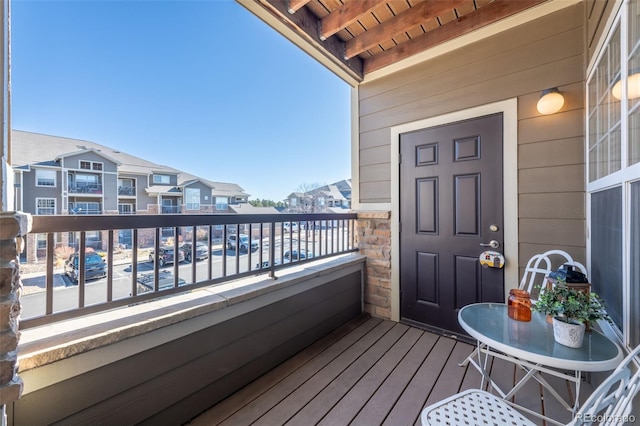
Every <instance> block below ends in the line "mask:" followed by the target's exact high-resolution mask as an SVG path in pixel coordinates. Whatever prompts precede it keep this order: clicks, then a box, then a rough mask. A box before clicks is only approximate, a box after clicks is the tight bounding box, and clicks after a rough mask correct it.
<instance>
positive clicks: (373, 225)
mask: <svg viewBox="0 0 640 426" xmlns="http://www.w3.org/2000/svg"><path fill="white" fill-rule="evenodd" d="M356 227H357V229H356V239H357V242H358V248H359V251H360V253H361V254H363V255H365V256H367V264H366V273H365V286H364V304H365V305H364V307H365V311H366V312H368V313H370V314H371V315H373V316H376V317H380V318H387V319H390V318H391V213H390V212H358V221H357V225H356Z"/></svg>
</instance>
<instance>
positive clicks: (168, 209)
mask: <svg viewBox="0 0 640 426" xmlns="http://www.w3.org/2000/svg"><path fill="white" fill-rule="evenodd" d="M181 210H182V207H180V206H161V207H160V211H161V212H162V214H177V213H180V211H181Z"/></svg>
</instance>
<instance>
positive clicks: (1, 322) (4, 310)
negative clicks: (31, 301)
mask: <svg viewBox="0 0 640 426" xmlns="http://www.w3.org/2000/svg"><path fill="white" fill-rule="evenodd" d="M30 230H31V215H29V214H26V213H20V212H0V407H2V412H3V414H4V413H5V407H6V405H7V404H8V403H10V402H13V401H17V400H18V399H19V398H20V395H21V394H22V379H20V377H18V374H17V373H18V340H19V339H20V332H19V331H18V320H19V316H20V309H21V307H20V292H21V290H22V282H21V280H20V259H19V257H18V256H19V254H20V253H21V252H22V249H23V245H24V240H23V237H25V236H26V235H27V233H28V232H29V231H30Z"/></svg>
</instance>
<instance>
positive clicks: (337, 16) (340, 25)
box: [320, 0, 387, 40]
mask: <svg viewBox="0 0 640 426" xmlns="http://www.w3.org/2000/svg"><path fill="white" fill-rule="evenodd" d="M386 1H387V0H351V1H349V2H347V3H345V4H343V5H342V6H340V7H339V8H337V9H336V10H334V11H333V12H331V13H330V14H328V15H327V16H325V17H324V18H322V20H321V21H320V39H321V40H326V39H328V38H329V37H331V36H332V35H334V34H335V33H337V32H338V31H341V30H343V29H345V28H346V27H348V26H349V25H351V24H353V23H354V22H355V21H357V20H358V19H359V18H360V17H361V16H362V15H364V14H366V13H369V12H371V11H372V10H373V9H375V8H376V7H377V6H378V5H380V4H381V3H385V2H386Z"/></svg>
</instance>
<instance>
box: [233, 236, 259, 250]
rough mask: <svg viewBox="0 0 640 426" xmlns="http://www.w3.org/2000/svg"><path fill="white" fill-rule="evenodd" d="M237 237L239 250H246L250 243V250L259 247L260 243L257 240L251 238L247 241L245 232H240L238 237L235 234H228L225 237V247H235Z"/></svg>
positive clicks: (247, 237)
mask: <svg viewBox="0 0 640 426" xmlns="http://www.w3.org/2000/svg"><path fill="white" fill-rule="evenodd" d="M238 238H239V240H240V244H239V245H240V252H245V253H246V252H248V251H249V244H251V251H256V250H258V249H259V248H260V243H259V242H258V241H257V240H251V243H249V236H248V235H247V234H240V236H239V237H238V236H237V235H229V237H228V238H227V248H228V249H229V250H235V249H236V245H238V244H237V241H238Z"/></svg>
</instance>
